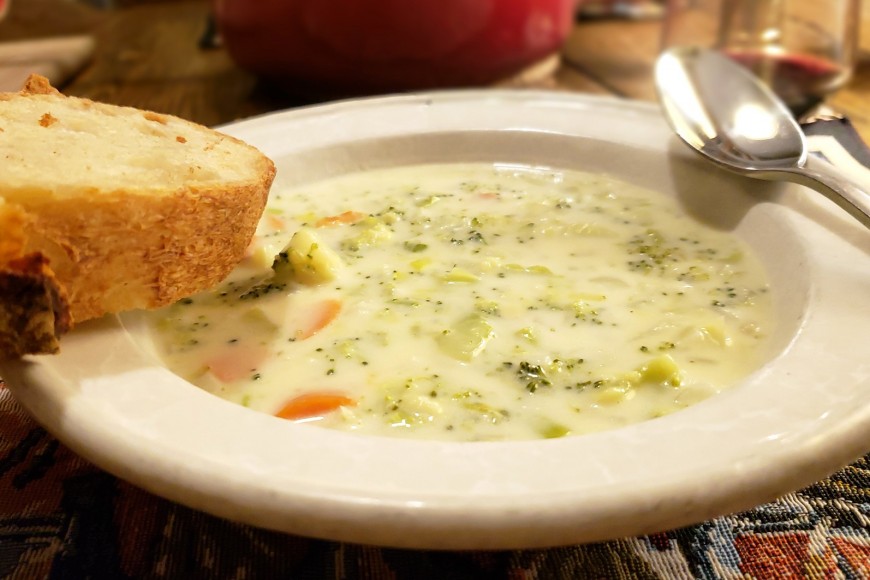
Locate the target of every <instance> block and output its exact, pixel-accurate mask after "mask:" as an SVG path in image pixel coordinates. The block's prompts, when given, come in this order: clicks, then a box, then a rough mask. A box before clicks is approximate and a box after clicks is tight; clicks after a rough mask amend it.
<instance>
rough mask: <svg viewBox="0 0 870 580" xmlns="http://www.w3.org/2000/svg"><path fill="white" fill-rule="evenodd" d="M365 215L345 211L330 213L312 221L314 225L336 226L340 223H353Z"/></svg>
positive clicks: (318, 226) (319, 226)
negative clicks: (336, 213) (335, 213)
mask: <svg viewBox="0 0 870 580" xmlns="http://www.w3.org/2000/svg"><path fill="white" fill-rule="evenodd" d="M364 217H366V214H364V213H360V212H358V211H346V212H343V213H340V214H338V215H330V216H326V217H325V218H320V219H319V220H317V221H316V222H314V227H316V228H323V227H327V226H337V225H341V224H355V223H356V222H358V221H360V220H361V219H363V218H364Z"/></svg>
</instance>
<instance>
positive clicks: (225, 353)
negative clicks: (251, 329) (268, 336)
mask: <svg viewBox="0 0 870 580" xmlns="http://www.w3.org/2000/svg"><path fill="white" fill-rule="evenodd" d="M268 356H269V350H268V349H267V348H266V347H265V346H261V345H244V344H238V345H232V346H228V347H227V348H225V349H221V351H220V352H219V353H218V354H217V355H216V356H214V357H213V358H212V359H210V360H209V361H208V362H207V363H206V366H207V367H208V370H209V371H211V373H212V374H213V375H214V376H215V377H216V378H217V379H218V380H220V381H222V382H224V383H231V382H233V381H237V380H239V379H242V378H244V377H246V376H249V375H253V374H254V373H255V372H256V369H257V367H258V366H260V364H261V363H262V362H263V361H264V360H266V357H268Z"/></svg>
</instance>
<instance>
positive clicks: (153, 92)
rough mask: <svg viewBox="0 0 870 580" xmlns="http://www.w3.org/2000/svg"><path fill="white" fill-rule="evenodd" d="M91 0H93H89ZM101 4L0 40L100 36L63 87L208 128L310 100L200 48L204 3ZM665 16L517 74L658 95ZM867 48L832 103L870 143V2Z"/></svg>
mask: <svg viewBox="0 0 870 580" xmlns="http://www.w3.org/2000/svg"><path fill="white" fill-rule="evenodd" d="M92 1H93V0H92ZM124 4H125V5H126V6H125V7H124V8H118V9H105V10H101V9H97V8H94V7H93V6H91V5H89V4H84V3H77V2H71V1H69V0H66V1H65V0H17V1H13V5H12V10H11V12H10V14H9V16H8V18H7V20H6V21H4V22H0V42H2V41H4V40H16V39H22V38H34V37H45V36H54V35H64V34H73V33H81V32H87V33H92V34H94V35H95V37H96V38H97V44H96V51H95V54H94V57H93V59H92V61H91V62H90V64H89V65H88V66H86V67H85V68H84V69H83V70H82V71H81V72H80V73H79V74H77V75H76V76H75V77H74V78H73V79H71V81H70V82H69V83H68V84H67V85H66V86H64V87H63V89H64V91H65V92H67V93H68V94H72V95H79V96H85V97H89V98H92V99H97V100H102V101H107V102H112V103H118V104H124V105H131V106H136V107H141V108H146V109H152V110H155V111H158V112H164V113H170V114H174V115H178V116H181V117H184V118H187V119H191V120H193V121H197V122H200V123H203V124H206V125H216V124H221V123H226V122H230V121H233V120H236V119H239V118H243V117H246V116H250V115H254V114H258V113H264V112H268V111H272V110H276V109H281V108H286V107H290V106H294V105H299V104H303V103H306V102H310V101H311V100H313V99H312V98H310V97H305V96H300V95H295V96H290V95H287V94H286V93H283V92H282V91H280V90H277V89H275V88H273V87H269V86H268V85H267V84H265V83H263V82H260V81H258V80H257V79H256V78H254V77H253V76H252V75H250V74H248V73H247V72H245V71H243V70H241V69H239V68H238V67H237V66H235V65H234V63H233V62H232V60H231V59H230V58H229V57H228V55H227V54H226V52H225V51H223V50H220V49H217V50H203V49H201V48H200V47H199V43H198V41H199V39H200V38H201V37H202V35H203V33H204V31H205V28H206V19H207V15H208V12H209V3H208V2H207V1H205V0H175V1H168V2H167V1H164V2H155V1H153V0H152V1H150V2H143V1H141V0H140V1H139V2H133V1H132V0H131V1H128V2H126V3H124ZM660 28H661V22H660V21H659V20H647V21H625V20H596V21H581V22H578V23H577V25H576V26H575V29H574V30H573V32H572V34H571V36H570V38H569V39H568V41H567V43H566V45H565V47H564V50H563V53H562V55H561V61H560V62H559V63H558V64H557V66H555V67H550V68H549V69H546V67H539V68H540V69H542V70H543V69H546V70H543V74H541V72H539V71H535V70H533V71H530V73H529V74H527V75H525V76H524V77H520V78H519V79H516V80H514V84H519V85H523V86H541V87H547V88H555V89H564V90H573V91H580V92H586V93H594V94H605V95H606V94H609V95H616V96H619V97H625V98H634V99H643V100H650V101H651V100H653V99H655V92H654V88H653V85H652V77H651V69H652V64H653V61H654V58H655V55H656V51H657V48H658V45H659V37H660ZM862 29H863V30H864V31H866V32H865V33H864V34H863V35H862V38H863V39H864V40H863V41H862V45H863V47H864V49H865V50H864V51H863V52H862V55H861V56H862V58H861V60H860V62H859V63H858V66H857V68H856V72H855V76H854V79H853V80H852V82H851V84H850V85H849V86H847V87H846V88H845V89H843V90H841V91H840V92H839V93H838V94H836V95H834V97H833V98H832V99H831V100H830V102H829V104H830V105H831V106H832V107H834V108H835V109H837V110H838V111H840V112H842V113H844V114H846V115H848V116H849V117H850V118H851V119H852V122H853V123H854V124H855V125H856V127H857V128H858V130H859V132H860V133H862V135H863V136H864V137H865V138H867V139H868V140H870V50H868V48H870V5H865V8H864V11H863V26H862Z"/></svg>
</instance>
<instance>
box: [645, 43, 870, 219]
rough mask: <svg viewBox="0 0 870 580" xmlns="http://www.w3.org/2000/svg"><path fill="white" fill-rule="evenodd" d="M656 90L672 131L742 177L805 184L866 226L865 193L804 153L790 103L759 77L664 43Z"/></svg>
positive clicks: (709, 54) (704, 52) (869, 207)
mask: <svg viewBox="0 0 870 580" xmlns="http://www.w3.org/2000/svg"><path fill="white" fill-rule="evenodd" d="M655 82H656V89H657V90H658V93H659V101H660V103H661V105H662V109H663V110H664V113H665V117H666V118H667V120H668V122H669V123H670V125H671V127H672V128H673V130H674V131H675V132H676V133H677V135H678V136H679V137H680V138H681V139H682V140H683V141H684V142H686V143H687V144H688V145H689V146H690V147H692V148H693V149H694V150H695V151H697V152H699V153H700V154H701V155H703V156H704V157H706V158H707V159H710V160H711V161H714V162H715V163H716V164H718V165H720V166H722V167H724V168H726V169H729V170H731V171H735V172H737V173H740V174H742V175H746V176H749V177H755V178H759V179H767V180H772V181H777V180H786V181H792V182H796V183H800V184H801V185H806V186H808V187H811V188H813V189H815V190H816V191H819V192H820V193H822V194H824V195H825V196H826V197H828V198H829V199H831V200H832V201H833V202H835V203H836V204H837V205H839V206H840V207H842V208H843V209H845V210H846V211H848V212H849V213H850V214H851V215H852V216H854V217H855V218H856V219H858V220H859V221H860V222H861V223H862V224H864V225H865V226H866V227H868V228H870V197H868V193H867V191H866V189H863V188H862V187H861V186H859V185H858V184H856V183H854V182H853V181H852V180H851V179H850V178H849V177H848V176H847V175H845V174H844V173H843V172H842V171H840V170H839V169H838V168H837V167H836V166H834V165H833V164H831V163H830V162H828V161H827V160H825V159H824V158H822V157H820V156H815V155H812V154H810V153H808V150H807V143H806V138H805V136H804V134H803V132H802V131H801V128H800V125H798V123H797V121H796V120H795V118H794V117H793V116H792V113H791V112H790V111H789V109H788V107H786V105H785V104H784V103H783V102H782V101H781V100H780V99H779V97H777V96H776V95H775V94H774V93H773V91H772V90H771V89H770V88H768V87H767V86H766V85H765V84H764V83H763V82H761V81H760V80H759V79H758V78H757V77H755V76H754V75H753V74H752V73H750V72H749V71H748V70H747V69H745V68H744V67H742V66H741V65H739V64H738V63H735V62H734V61H732V60H731V59H729V58H728V57H726V56H724V55H722V54H721V53H719V52H717V51H714V50H709V49H703V48H697V47H674V48H670V49H668V50H667V51H665V52H664V53H662V55H661V56H660V57H659V58H658V60H657V62H656V67H655Z"/></svg>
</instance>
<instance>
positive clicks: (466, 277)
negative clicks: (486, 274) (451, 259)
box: [442, 267, 480, 284]
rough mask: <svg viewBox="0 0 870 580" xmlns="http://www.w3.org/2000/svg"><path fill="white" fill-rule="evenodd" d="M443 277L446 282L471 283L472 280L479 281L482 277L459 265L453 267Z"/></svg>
mask: <svg viewBox="0 0 870 580" xmlns="http://www.w3.org/2000/svg"><path fill="white" fill-rule="evenodd" d="M442 279H443V280H444V281H445V282H452V283H466V284H467V283H470V282H477V281H478V280H480V278H479V277H478V276H475V275H474V274H472V273H471V272H469V271H468V270H465V269H463V268H458V267H457V268H453V269H451V270H450V271H449V272H447V273H446V274H444V276H443V278H442Z"/></svg>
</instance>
